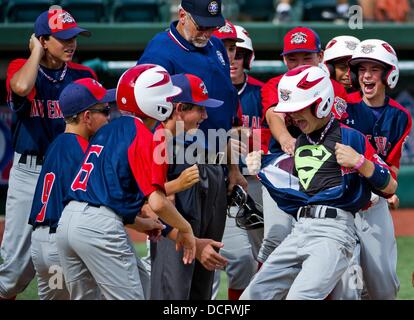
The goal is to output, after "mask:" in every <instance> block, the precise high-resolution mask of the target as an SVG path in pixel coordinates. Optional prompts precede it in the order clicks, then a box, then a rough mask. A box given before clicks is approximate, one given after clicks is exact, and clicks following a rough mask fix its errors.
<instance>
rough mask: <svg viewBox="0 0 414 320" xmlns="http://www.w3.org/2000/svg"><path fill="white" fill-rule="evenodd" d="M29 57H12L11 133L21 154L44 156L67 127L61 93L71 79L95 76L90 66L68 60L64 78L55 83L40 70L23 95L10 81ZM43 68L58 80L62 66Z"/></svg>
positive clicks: (8, 79) (8, 74)
mask: <svg viewBox="0 0 414 320" xmlns="http://www.w3.org/2000/svg"><path fill="white" fill-rule="evenodd" d="M26 61H27V60H26V59H16V60H13V61H12V62H11V63H10V64H9V67H8V69H7V80H6V85H7V91H8V92H7V103H8V105H9V107H10V108H11V109H12V110H13V111H14V117H13V123H12V133H13V147H14V150H15V151H16V152H18V153H21V154H32V155H38V156H44V155H45V154H46V150H47V148H48V146H49V145H50V143H51V142H52V141H53V140H54V139H55V138H56V137H57V136H58V135H59V134H61V133H62V132H63V131H64V130H65V122H64V120H63V114H62V111H61V110H60V107H59V95H60V93H61V92H62V90H63V89H64V88H65V87H66V86H67V85H68V84H69V83H71V82H72V81H75V80H77V79H81V78H91V77H92V78H95V79H96V75H95V73H94V72H93V71H92V70H91V69H90V68H88V67H85V66H82V65H80V64H76V63H72V62H68V63H67V70H66V73H65V75H64V78H63V79H62V81H59V82H56V83H54V82H52V81H50V80H49V79H47V77H46V76H45V75H44V74H43V73H41V72H40V71H39V72H38V74H37V78H36V83H35V86H34V87H33V89H32V91H31V92H30V93H29V95H28V96H26V97H20V96H18V95H17V94H15V93H14V92H12V90H11V88H10V80H11V79H12V77H13V75H14V74H15V73H16V72H17V71H19V70H20V69H21V68H22V67H23V65H24V64H25V63H26ZM42 70H43V71H44V72H45V73H46V74H47V75H48V76H49V77H52V78H54V79H58V78H59V77H60V76H61V75H62V72H64V70H63V69H60V70H52V69H47V68H45V67H42Z"/></svg>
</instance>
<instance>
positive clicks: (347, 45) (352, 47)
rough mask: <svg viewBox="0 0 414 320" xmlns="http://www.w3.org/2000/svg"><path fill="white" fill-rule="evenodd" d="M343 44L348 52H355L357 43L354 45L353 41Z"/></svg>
mask: <svg viewBox="0 0 414 320" xmlns="http://www.w3.org/2000/svg"><path fill="white" fill-rule="evenodd" d="M345 44H346V47H347V48H348V49H349V50H355V49H356V47H357V46H358V43H356V42H355V41H345Z"/></svg>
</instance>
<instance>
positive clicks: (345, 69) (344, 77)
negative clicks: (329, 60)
mask: <svg viewBox="0 0 414 320" xmlns="http://www.w3.org/2000/svg"><path fill="white" fill-rule="evenodd" d="M334 67H335V80H336V81H338V82H339V83H340V84H342V85H343V86H344V87H345V88H351V87H352V84H351V79H350V78H349V66H348V63H347V60H341V61H338V62H336V63H335V64H334Z"/></svg>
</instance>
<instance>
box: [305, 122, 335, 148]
mask: <svg viewBox="0 0 414 320" xmlns="http://www.w3.org/2000/svg"><path fill="white" fill-rule="evenodd" d="M334 120H335V117H334V116H333V115H332V116H331V119H330V120H329V122H328V124H327V125H326V127H325V129H324V130H323V132H322V133H321V136H320V137H319V139H318V141H317V142H315V141H313V140H312V138H311V137H309V135H308V134H307V135H306V139H308V141H309V142H310V143H312V144H313V145H317V144H320V143H321V142H322V141H323V139H324V138H325V135H326V133H327V132H328V130H329V129H330V128H331V126H332V123H333V121H334Z"/></svg>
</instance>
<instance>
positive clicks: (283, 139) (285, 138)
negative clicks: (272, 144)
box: [266, 108, 296, 156]
mask: <svg viewBox="0 0 414 320" xmlns="http://www.w3.org/2000/svg"><path fill="white" fill-rule="evenodd" d="M266 121H267V123H268V125H269V129H270V132H271V133H272V136H273V137H274V138H275V139H276V140H277V141H278V142H279V143H280V146H281V147H282V150H283V151H284V152H285V153H287V154H289V155H291V156H292V155H293V154H294V153H295V143H296V139H295V138H293V137H292V136H291V135H290V133H289V131H288V129H287V128H286V124H285V119H284V116H283V115H282V114H279V113H276V112H274V111H273V108H269V109H268V110H267V111H266Z"/></svg>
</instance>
